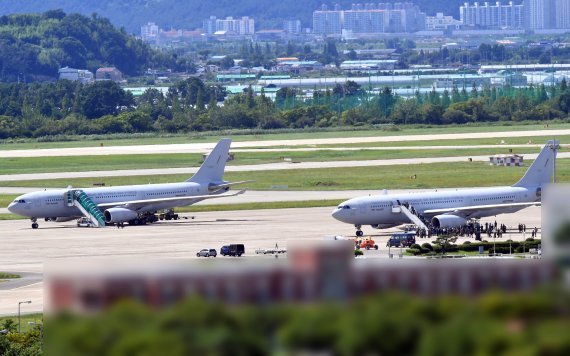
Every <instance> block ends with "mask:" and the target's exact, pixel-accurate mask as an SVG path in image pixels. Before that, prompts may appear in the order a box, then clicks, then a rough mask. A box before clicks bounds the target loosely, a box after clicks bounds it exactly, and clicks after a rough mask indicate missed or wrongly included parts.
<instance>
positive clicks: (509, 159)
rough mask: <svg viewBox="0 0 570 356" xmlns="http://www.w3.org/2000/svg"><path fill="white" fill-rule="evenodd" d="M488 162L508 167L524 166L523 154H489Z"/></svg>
mask: <svg viewBox="0 0 570 356" xmlns="http://www.w3.org/2000/svg"><path fill="white" fill-rule="evenodd" d="M489 164H490V165H492V166H509V167H510V166H513V167H515V166H516V167H521V166H524V163H523V156H520V155H517V154H512V155H495V156H491V157H489Z"/></svg>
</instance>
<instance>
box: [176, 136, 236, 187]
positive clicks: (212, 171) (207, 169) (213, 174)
mask: <svg viewBox="0 0 570 356" xmlns="http://www.w3.org/2000/svg"><path fill="white" fill-rule="evenodd" d="M231 143H232V140H231V139H229V138H223V139H221V140H220V141H219V142H218V143H217V144H216V147H214V149H213V150H212V152H210V154H209V155H208V157H206V160H205V161H204V163H202V165H201V166H200V168H199V169H198V171H197V172H196V173H195V174H194V175H193V176H192V177H191V178H190V179H188V180H186V181H187V182H194V183H208V184H221V183H223V182H224V180H223V177H224V170H225V168H226V162H227V160H228V155H229V152H230V145H231Z"/></svg>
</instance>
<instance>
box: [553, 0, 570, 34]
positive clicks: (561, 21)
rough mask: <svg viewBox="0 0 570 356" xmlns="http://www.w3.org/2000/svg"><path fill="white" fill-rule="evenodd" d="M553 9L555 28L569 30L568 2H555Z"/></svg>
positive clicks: (569, 9)
mask: <svg viewBox="0 0 570 356" xmlns="http://www.w3.org/2000/svg"><path fill="white" fill-rule="evenodd" d="M554 7H555V9H556V11H555V17H554V21H555V25H556V28H560V29H562V28H563V29H567V28H570V0H555V1H554Z"/></svg>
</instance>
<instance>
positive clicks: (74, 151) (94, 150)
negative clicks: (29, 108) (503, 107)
mask: <svg viewBox="0 0 570 356" xmlns="http://www.w3.org/2000/svg"><path fill="white" fill-rule="evenodd" d="M565 135H570V129H561V130H530V131H498V132H475V133H459V134H432V135H393V136H369V137H338V138H316V139H293V140H261V141H237V142H233V143H232V150H236V149H245V148H254V147H255V148H271V147H282V146H287V147H294V146H309V147H310V146H313V145H336V146H342V145H345V144H357V143H380V142H390V143H398V142H413V141H434V140H436V141H440V140H461V139H481V138H514V137H535V136H553V137H554V136H565ZM214 145H215V142H208V143H188V144H170V145H169V144H167V145H133V146H92V147H71V148H49V149H33V148H32V149H25V150H0V158H8V157H46V156H49V157H55V156H94V155H126V154H158V153H204V152H207V151H208V150H211V149H212V148H213V147H214ZM505 146H508V145H505ZM524 147H527V146H524ZM281 150H284V149H281Z"/></svg>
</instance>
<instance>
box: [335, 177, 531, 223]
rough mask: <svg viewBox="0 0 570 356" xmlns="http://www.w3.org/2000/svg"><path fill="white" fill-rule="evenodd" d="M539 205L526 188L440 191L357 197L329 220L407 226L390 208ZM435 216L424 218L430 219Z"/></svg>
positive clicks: (484, 212)
mask: <svg viewBox="0 0 570 356" xmlns="http://www.w3.org/2000/svg"><path fill="white" fill-rule="evenodd" d="M535 201H540V190H539V189H537V188H528V187H508V186H506V187H492V188H473V189H457V190H444V191H439V192H438V191H435V192H422V193H403V194H384V195H373V196H365V197H358V198H353V199H350V200H347V201H345V202H343V203H342V204H340V205H339V206H338V207H337V208H336V209H335V210H334V211H333V217H334V218H335V219H337V220H339V221H342V222H345V223H348V224H353V225H356V226H363V225H372V226H374V227H392V226H398V225H401V224H405V223H409V222H410V221H409V220H408V219H407V218H406V216H405V215H403V214H400V213H395V212H393V210H392V207H395V206H398V205H401V204H404V203H408V204H410V206H413V207H414V209H415V210H416V211H417V212H418V213H419V214H425V212H426V211H428V210H434V209H449V208H460V207H467V206H484V205H496V204H511V203H527V202H535ZM523 208H525V206H513V207H500V208H496V209H481V210H479V211H475V212H473V213H471V214H470V215H469V218H482V217H486V216H494V215H497V214H502V213H512V212H516V211H518V210H521V209H523ZM433 215H435V214H428V216H427V217H431V216H433Z"/></svg>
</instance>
